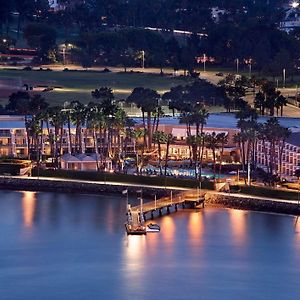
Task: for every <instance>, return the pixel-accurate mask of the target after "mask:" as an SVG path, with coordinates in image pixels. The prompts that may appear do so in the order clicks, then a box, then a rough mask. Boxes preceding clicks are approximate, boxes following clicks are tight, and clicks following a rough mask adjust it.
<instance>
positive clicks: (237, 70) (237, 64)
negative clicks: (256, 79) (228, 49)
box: [235, 58, 240, 74]
mask: <svg viewBox="0 0 300 300" xmlns="http://www.w3.org/2000/svg"><path fill="white" fill-rule="evenodd" d="M235 61H236V73H237V74H239V62H240V61H239V59H238V58H237V59H236V60H235Z"/></svg>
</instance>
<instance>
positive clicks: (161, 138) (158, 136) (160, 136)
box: [153, 131, 166, 175]
mask: <svg viewBox="0 0 300 300" xmlns="http://www.w3.org/2000/svg"><path fill="white" fill-rule="evenodd" d="M165 140H166V133H164V132H163V131H155V132H154V133H153V142H154V143H157V148H158V149H157V150H158V155H157V159H158V167H159V173H160V175H163V170H162V164H161V162H162V151H161V150H162V149H161V144H163V143H164V142H165Z"/></svg>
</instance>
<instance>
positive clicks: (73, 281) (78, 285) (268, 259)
mask: <svg viewBox="0 0 300 300" xmlns="http://www.w3.org/2000/svg"><path fill="white" fill-rule="evenodd" d="M124 212H125V200H124V198H118V197H117V196H95V195H70V194H54V193H33V192H9V191H7V192H6V191H1V192H0V299H1V300H3V299H5V300H6V299H22V300H27V299H30V300H35V299H51V300H54V299H134V300H135V299H142V300H144V299H145V300H147V299H149V300H150V299H151V300H152V299H172V300H173V299H205V300H206V299H207V300H209V299H213V300H215V299H239V300H240V299H251V300H253V299H298V297H299V295H300V220H299V222H298V223H296V225H295V220H296V219H295V218H294V217H290V216H281V215H280V216H276V215H271V214H263V213H254V212H244V211H238V210H225V209H209V208H206V209H205V210H204V211H181V212H179V213H177V214H173V215H171V216H165V217H163V218H161V219H158V220H157V222H158V223H159V224H160V225H161V227H162V231H161V232H160V233H159V234H157V233H156V234H155V233H152V234H148V235H147V236H141V237H139V236H129V237H127V236H126V235H125V232H124V226H123V224H124V221H125V217H124Z"/></svg>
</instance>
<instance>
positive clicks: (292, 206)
mask: <svg viewBox="0 0 300 300" xmlns="http://www.w3.org/2000/svg"><path fill="white" fill-rule="evenodd" d="M0 188H1V189H3V190H14V191H40V192H59V193H82V194H99V195H101V194H102V193H108V194H119V195H122V191H124V189H127V190H128V194H129V195H136V194H137V192H138V191H139V190H141V189H142V191H143V196H145V197H151V198H152V197H154V195H156V196H157V197H163V196H167V195H169V193H170V192H171V191H172V192H173V193H178V192H179V191H180V189H176V188H175V187H174V189H173V188H172V187H168V188H167V189H166V188H165V187H154V186H148V187H147V186H145V185H132V184H128V185H127V184H117V183H106V184H104V183H97V182H84V181H70V180H59V179H56V180H47V179H41V178H40V179H29V178H16V177H2V178H0ZM181 190H182V191H183V190H184V189H181ZM205 206H207V207H219V208H229V209H230V208H232V209H240V210H248V211H260V212H267V213H277V214H285V215H294V216H299V215H300V205H299V203H298V202H297V201H285V200H280V199H278V200H277V199H270V198H269V199H268V198H262V197H257V198H256V197H251V196H249V197H247V195H245V194H231V195H230V194H224V193H218V192H213V191H208V192H207V193H206V195H205Z"/></svg>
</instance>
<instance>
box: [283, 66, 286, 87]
mask: <svg viewBox="0 0 300 300" xmlns="http://www.w3.org/2000/svg"><path fill="white" fill-rule="evenodd" d="M282 76H283V88H285V78H286V72H285V69H283V70H282Z"/></svg>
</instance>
